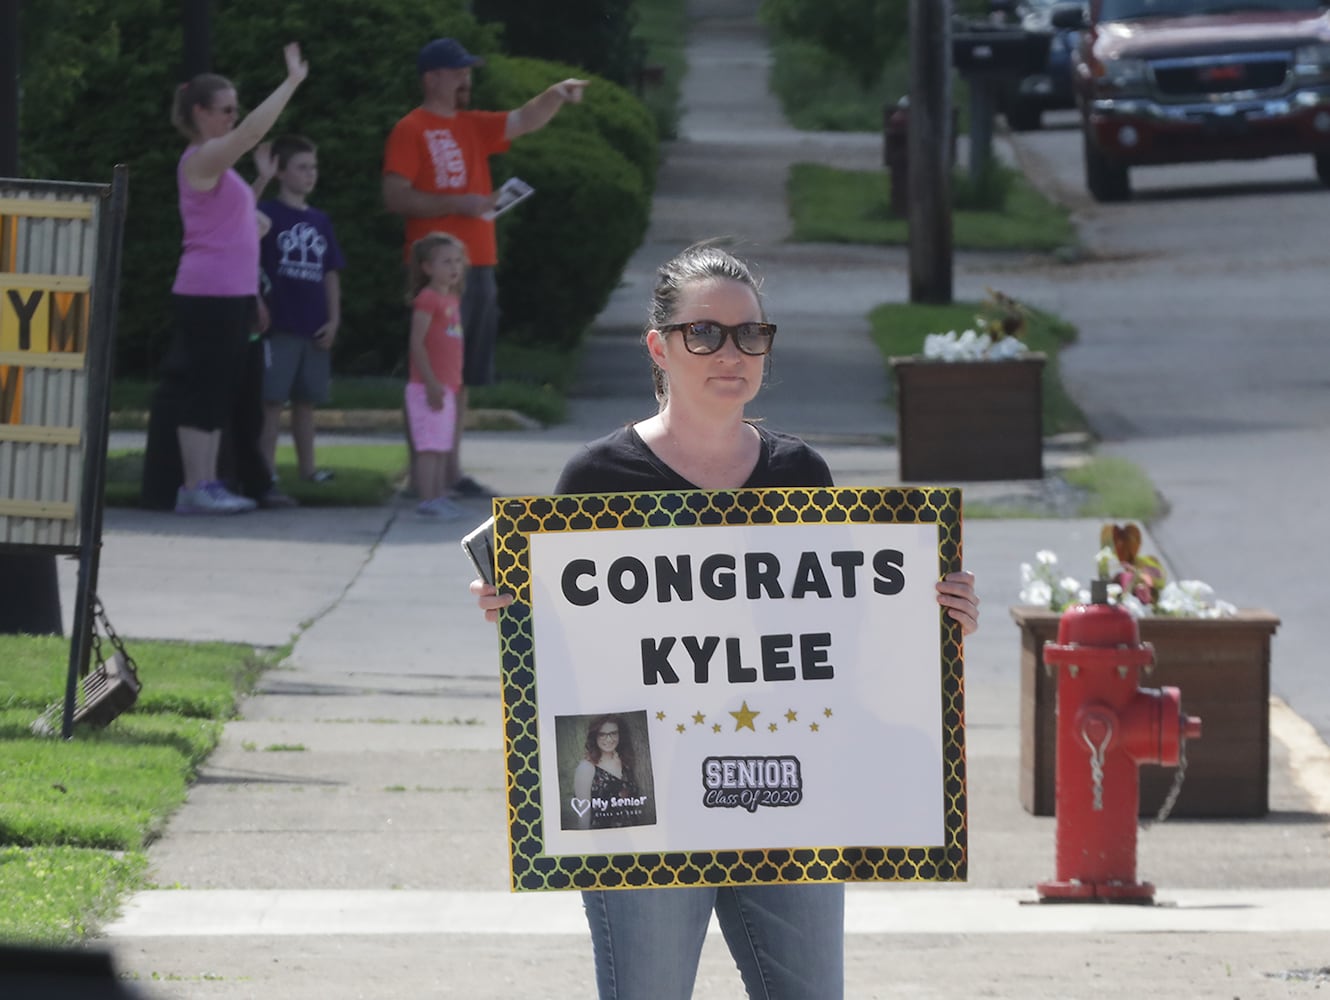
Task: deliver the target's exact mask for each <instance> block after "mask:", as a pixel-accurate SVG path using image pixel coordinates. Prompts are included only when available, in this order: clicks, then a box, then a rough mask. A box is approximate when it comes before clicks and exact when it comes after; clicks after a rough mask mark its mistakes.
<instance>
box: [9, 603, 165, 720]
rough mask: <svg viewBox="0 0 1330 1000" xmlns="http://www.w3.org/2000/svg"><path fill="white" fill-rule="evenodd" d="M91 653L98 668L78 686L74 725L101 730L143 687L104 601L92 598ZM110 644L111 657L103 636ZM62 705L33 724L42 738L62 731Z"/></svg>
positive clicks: (93, 668) (129, 704)
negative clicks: (104, 645) (106, 649)
mask: <svg viewBox="0 0 1330 1000" xmlns="http://www.w3.org/2000/svg"><path fill="white" fill-rule="evenodd" d="M92 600H93V617H92V634H91V636H90V638H91V639H92V649H93V657H94V659H95V660H96V663H97V665H96V666H95V667H92V668H91V669H89V670H85V671H84V672H83V673H82V681H81V683H80V685H79V695H80V697H79V703H78V705H77V707H76V708H75V710H74V722H75V724H76V725H77V724H79V723H82V724H85V725H89V726H96V727H99V728H100V727H102V726H105V725H107V724H108V723H110V722H111V721H112V720H113V719H115V718H116V717H117V716H119V715H120V714H122V713H123V712H125V711H128V709H129V708H130V707H132V706H133V704H134V702H136V701H137V700H138V696H139V691H140V690H142V688H143V685H142V683H141V682H140V681H139V675H138V664H136V663H135V662H134V657H132V656H130V655H129V650H128V649H126V648H125V643H124V641H123V640H122V639H121V638H120V636H119V634H117V632H116V630H115V628H114V627H113V626H112V625H111V619H110V618H109V617H108V616H107V614H106V608H105V606H104V605H103V604H102V599H101V598H100V597H99V596H97V595H96V594H93V597H92ZM103 635H105V637H106V639H107V641H108V642H109V643H110V644H111V655H110V656H109V657H108V656H107V655H106V654H105V651H104V648H103V646H102V636H103ZM63 707H64V706H63V704H62V703H60V702H56V703H55V704H54V705H51V706H50V707H49V708H47V709H46V711H45V712H43V713H42V714H41V715H40V716H39V717H38V718H37V720H36V721H35V722H33V724H32V731H33V732H34V733H36V734H37V735H39V736H54V735H56V734H57V733H58V732H59V731H60V724H59V720H60V716H61V712H62V711H63Z"/></svg>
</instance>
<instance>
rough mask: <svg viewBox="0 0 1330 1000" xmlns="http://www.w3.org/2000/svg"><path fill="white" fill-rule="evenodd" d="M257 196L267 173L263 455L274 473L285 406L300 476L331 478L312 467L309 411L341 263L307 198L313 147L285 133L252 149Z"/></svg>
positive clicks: (327, 353) (336, 306) (326, 354)
mask: <svg viewBox="0 0 1330 1000" xmlns="http://www.w3.org/2000/svg"><path fill="white" fill-rule="evenodd" d="M254 162H255V165H256V166H257V168H258V177H257V179H256V180H255V182H254V193H255V195H256V196H257V195H259V194H261V193H262V191H263V188H264V187H265V186H266V185H267V183H268V181H269V180H271V179H272V178H273V177H274V176H275V177H276V178H277V182H278V185H279V189H278V193H277V197H276V198H273V199H268V200H265V201H261V202H259V206H258V207H259V211H260V212H261V213H262V214H263V215H264V216H266V217H267V218H268V219H269V220H271V222H272V225H271V227H270V228H269V229H268V232H267V234H266V235H265V236H264V237H263V239H262V241H261V242H260V244H259V263H260V267H261V268H262V271H263V275H264V278H265V284H266V285H267V291H266V296H265V297H266V303H267V307H268V314H269V322H268V337H267V340H266V342H265V344H264V348H265V368H264V377H263V435H262V444H263V452H264V455H265V456H266V457H267V460H268V466H269V468H271V469H272V470H273V475H274V478H275V476H276V469H277V466H276V462H275V456H276V452H277V434H278V428H279V421H280V420H281V415H282V406H283V405H284V404H285V403H286V402H287V401H288V400H289V401H290V403H291V438H292V441H293V442H294V443H295V447H296V461H297V463H298V466H299V469H300V478H301V479H305V480H309V481H312V482H322V481H324V480H325V479H328V478H331V473H329V472H326V471H321V470H319V469H317V468H316V466H315V464H314V407H315V405H316V404H319V403H326V402H327V401H328V385H329V383H330V382H331V380H332V346H333V341H334V340H335V339H336V337H337V328H338V326H339V325H340V323H341V320H342V285H341V278H340V275H339V274H338V272H339V271H341V270H342V269H343V268H344V267H345V266H346V261H345V260H344V259H343V257H342V251H341V248H340V247H339V246H338V245H337V237H336V236H335V235H334V234H333V227H332V221H331V220H330V219H329V218H328V216H327V215H326V214H325V213H323V212H321V211H319V210H318V209H317V208H314V207H312V206H310V205H309V204H308V203H307V202H306V199H307V198H308V197H309V194H310V192H311V191H313V190H314V185H315V183H316V182H317V181H318V179H319V162H318V154H317V151H316V149H315V146H314V144H313V143H312V142H310V141H309V140H308V139H306V138H304V137H303V136H298V135H284V136H279V137H278V138H276V139H274V140H273V141H272V142H271V143H264V144H263V145H261V146H260V147H259V148H258V149H256V150H255V152H254Z"/></svg>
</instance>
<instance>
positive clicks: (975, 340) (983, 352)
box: [924, 330, 1025, 361]
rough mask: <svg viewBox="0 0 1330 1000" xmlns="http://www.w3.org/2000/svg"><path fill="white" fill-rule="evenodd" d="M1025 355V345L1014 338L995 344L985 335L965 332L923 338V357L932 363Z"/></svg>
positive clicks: (1000, 358) (936, 334) (969, 331)
mask: <svg viewBox="0 0 1330 1000" xmlns="http://www.w3.org/2000/svg"><path fill="white" fill-rule="evenodd" d="M1024 353H1025V345H1024V344H1022V343H1021V342H1020V341H1019V340H1017V339H1016V338H1014V337H1009V338H1004V339H1003V340H1001V341H999V342H998V343H997V344H994V343H993V338H992V337H990V336H989V335H988V334H986V333H978V332H976V331H974V330H965V331H964V332H962V333H959V334H958V333H957V332H956V331H955V330H948V331H947V332H946V333H930V334H927V335H926V336H925V337H924V357H926V358H929V359H931V360H933V361H989V360H1002V359H1004V358H1011V357H1016V356H1017V355H1019V354H1024Z"/></svg>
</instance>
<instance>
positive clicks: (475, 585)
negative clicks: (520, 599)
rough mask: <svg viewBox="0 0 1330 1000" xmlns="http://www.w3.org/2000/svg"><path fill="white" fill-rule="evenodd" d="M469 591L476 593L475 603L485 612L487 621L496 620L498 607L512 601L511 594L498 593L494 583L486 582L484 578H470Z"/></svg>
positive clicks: (506, 605) (497, 618)
mask: <svg viewBox="0 0 1330 1000" xmlns="http://www.w3.org/2000/svg"><path fill="white" fill-rule="evenodd" d="M471 593H473V594H475V595H476V603H477V604H479V605H480V608H481V610H482V611H484V612H485V621H487V622H497V621H498V620H499V609H500V608H506V607H508V605H510V604H512V603H513V595H512V594H500V593H499V591H498V588H496V587H495V586H494V584H492V583H486V582H485V581H484V580H472V581H471Z"/></svg>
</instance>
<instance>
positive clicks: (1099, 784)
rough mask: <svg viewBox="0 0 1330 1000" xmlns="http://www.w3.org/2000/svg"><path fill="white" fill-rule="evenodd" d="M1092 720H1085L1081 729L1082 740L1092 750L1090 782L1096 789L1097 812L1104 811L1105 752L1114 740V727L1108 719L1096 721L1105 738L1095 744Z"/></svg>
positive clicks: (1095, 803)
mask: <svg viewBox="0 0 1330 1000" xmlns="http://www.w3.org/2000/svg"><path fill="white" fill-rule="evenodd" d="M1090 721H1091V720H1090V719H1086V720H1085V724H1084V725H1083V726H1082V727H1081V738H1082V739H1083V740H1085V745H1086V746H1088V747H1089V748H1090V782H1091V787H1092V788H1093V789H1094V805H1093V809H1094V811H1095V812H1103V810H1104V751H1105V750H1107V749H1108V744H1109V743H1110V742H1111V741H1112V739H1113V725H1112V723H1110V722H1109V721H1108V720H1107V719H1096V720H1095V721H1097V722H1099V723H1101V725H1102V726H1103V730H1104V738H1103V739H1102V740H1100V741H1099V742H1097V743H1096V742H1095V740H1094V738H1093V737H1091V736H1090V725H1089V724H1090Z"/></svg>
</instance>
